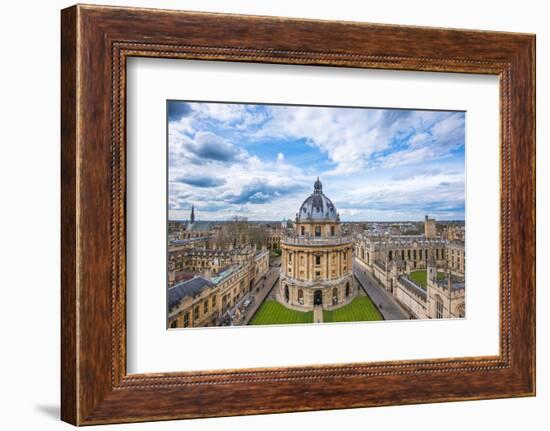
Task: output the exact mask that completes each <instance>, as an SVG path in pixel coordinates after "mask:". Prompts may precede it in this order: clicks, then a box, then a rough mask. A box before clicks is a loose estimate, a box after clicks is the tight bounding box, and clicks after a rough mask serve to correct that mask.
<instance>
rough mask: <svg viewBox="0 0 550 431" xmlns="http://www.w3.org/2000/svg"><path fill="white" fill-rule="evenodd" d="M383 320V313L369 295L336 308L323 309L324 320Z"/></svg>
mask: <svg viewBox="0 0 550 431" xmlns="http://www.w3.org/2000/svg"><path fill="white" fill-rule="evenodd" d="M366 320H382V315H381V314H380V312H379V311H378V309H377V308H376V306H375V305H374V304H373V302H372V301H371V299H370V298H369V297H368V296H358V297H357V298H355V299H354V300H353V301H351V302H350V303H349V304H347V305H344V306H343V307H341V308H338V309H336V310H332V311H328V310H324V311H323V322H326V323H330V322H362V321H366Z"/></svg>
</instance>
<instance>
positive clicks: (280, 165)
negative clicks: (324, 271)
mask: <svg viewBox="0 0 550 431" xmlns="http://www.w3.org/2000/svg"><path fill="white" fill-rule="evenodd" d="M464 141H465V113H464V112H450V111H415V110H399V109H366V108H336V107H318V106H315V107H311V106H290V105H255V104H227V103H202V102H193V103H188V102H180V101H169V102H168V150H169V155H168V165H169V166H168V181H169V184H168V189H169V196H168V206H169V218H170V219H187V218H188V217H189V210H190V208H191V205H192V204H194V205H195V213H196V215H197V218H199V219H201V220H228V219H229V218H230V217H231V216H233V215H240V216H246V217H248V218H249V219H250V220H282V219H284V218H291V219H292V218H294V217H295V215H296V212H297V211H298V209H299V207H300V205H301V203H302V202H303V200H304V199H305V198H306V197H307V196H309V194H310V193H311V192H312V191H313V182H314V181H315V179H316V178H317V177H320V179H321V181H322V183H323V191H324V192H325V194H326V195H327V196H328V197H329V198H330V199H331V200H332V201H333V202H334V204H335V205H336V208H337V210H338V212H339V213H340V217H341V219H342V220H343V221H394V220H395V221H399V220H421V219H422V218H423V217H424V215H425V214H429V215H430V216H433V217H435V218H437V219H439V220H463V219H464V198H465V187H464V180H465V178H464V174H465V172H464V166H465V165H464V147H465V144H464Z"/></svg>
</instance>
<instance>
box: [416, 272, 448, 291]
mask: <svg viewBox="0 0 550 431" xmlns="http://www.w3.org/2000/svg"><path fill="white" fill-rule="evenodd" d="M409 278H410V279H411V280H412V281H414V282H415V283H416V284H418V285H419V286H421V287H423V288H424V289H425V288H426V287H427V286H428V272H427V271H426V270H425V269H421V270H418V271H412V272H411V274H410V275H409ZM444 278H445V273H443V272H438V273H437V279H438V280H443V279H444Z"/></svg>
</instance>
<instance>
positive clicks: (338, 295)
mask: <svg viewBox="0 0 550 431" xmlns="http://www.w3.org/2000/svg"><path fill="white" fill-rule="evenodd" d="M281 252H282V256H281V258H282V260H281V274H280V283H279V291H278V293H277V299H278V300H279V302H281V303H282V304H283V305H285V306H286V307H289V308H294V309H299V310H313V308H314V307H316V306H318V307H322V308H323V309H334V308H337V307H340V306H342V305H344V304H347V303H349V302H350V301H351V300H352V299H353V298H354V297H355V295H356V293H357V292H356V288H355V287H354V283H353V268H352V266H353V265H352V263H353V240H352V238H351V237H348V236H344V235H343V234H342V231H341V226H340V216H339V214H338V212H337V211H336V207H335V206H334V204H333V203H332V201H331V200H330V199H329V198H328V197H327V196H325V194H324V193H323V186H322V184H321V181H319V179H317V181H315V184H314V188H313V193H312V194H311V195H310V196H309V197H308V198H307V199H306V200H305V201H304V203H303V204H302V206H301V207H300V209H299V211H298V213H297V214H296V221H295V225H294V232H293V234H292V235H288V236H285V237H283V238H281Z"/></svg>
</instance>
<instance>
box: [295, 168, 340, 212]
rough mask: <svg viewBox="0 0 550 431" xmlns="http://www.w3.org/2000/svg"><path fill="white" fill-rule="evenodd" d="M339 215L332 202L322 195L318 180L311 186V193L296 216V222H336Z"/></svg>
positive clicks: (321, 186)
mask: <svg viewBox="0 0 550 431" xmlns="http://www.w3.org/2000/svg"><path fill="white" fill-rule="evenodd" d="M338 220H339V215H338V213H337V212H336V207H335V206H334V204H333V203H332V201H331V200H330V199H329V198H327V197H326V196H325V194H324V193H323V185H322V184H321V181H319V178H317V181H315V184H314V185H313V193H312V194H311V195H310V196H309V197H308V198H307V199H306V200H305V201H304V203H303V204H302V206H301V207H300V211H299V212H298V214H296V221H298V222H308V221H338Z"/></svg>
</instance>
